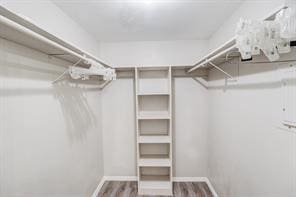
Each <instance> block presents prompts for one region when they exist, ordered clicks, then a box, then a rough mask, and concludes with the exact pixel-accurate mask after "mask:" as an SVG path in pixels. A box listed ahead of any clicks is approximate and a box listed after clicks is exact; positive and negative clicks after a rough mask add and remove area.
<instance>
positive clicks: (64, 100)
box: [53, 81, 97, 141]
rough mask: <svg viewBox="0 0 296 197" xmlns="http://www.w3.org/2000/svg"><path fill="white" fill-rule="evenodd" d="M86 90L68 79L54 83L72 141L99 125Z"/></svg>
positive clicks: (56, 95) (81, 137)
mask: <svg viewBox="0 0 296 197" xmlns="http://www.w3.org/2000/svg"><path fill="white" fill-rule="evenodd" d="M86 91H87V90H84V88H80V87H79V86H78V85H77V84H73V83H70V82H68V81H63V82H59V83H56V84H54V85H53V94H54V97H55V98H56V99H57V100H58V101H59V103H60V107H61V110H62V113H63V117H64V119H65V122H66V127H67V131H68V133H69V136H70V138H71V140H72V141H74V140H78V139H79V140H81V139H84V138H85V137H86V134H87V133H86V132H87V131H88V130H89V129H90V128H93V127H95V126H96V125H97V122H96V118H95V115H94V113H93V111H92V109H91V107H90V106H89V103H88V101H87V99H86V96H85V93H86Z"/></svg>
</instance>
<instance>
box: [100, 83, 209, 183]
mask: <svg viewBox="0 0 296 197" xmlns="http://www.w3.org/2000/svg"><path fill="white" fill-rule="evenodd" d="M174 86H175V88H174V91H175V99H174V100H175V104H174V106H175V109H174V111H175V118H174V119H175V123H174V124H175V129H174V135H173V138H174V145H173V147H174V152H173V157H174V160H175V163H174V176H179V177H180V176H189V177H190V176H206V172H207V154H206V152H207V150H206V149H207V140H206V139H207V133H206V131H207V99H206V98H207V91H206V90H205V89H204V88H203V87H202V86H201V85H200V84H198V83H197V82H196V81H194V80H193V79H191V78H177V79H175V81H174ZM102 105H103V106H102V109H103V111H102V113H103V115H104V116H103V141H104V169H105V170H104V174H105V175H106V176H136V131H135V106H134V105H135V103H134V82H133V79H119V80H116V81H114V82H112V83H111V84H110V85H109V86H107V87H106V88H105V89H104V91H103V92H102ZM196 120H198V121H196Z"/></svg>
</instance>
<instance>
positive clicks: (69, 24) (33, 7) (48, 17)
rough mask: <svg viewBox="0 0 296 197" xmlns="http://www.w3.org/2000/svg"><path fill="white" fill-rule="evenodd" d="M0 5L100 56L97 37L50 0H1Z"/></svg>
mask: <svg viewBox="0 0 296 197" xmlns="http://www.w3.org/2000/svg"><path fill="white" fill-rule="evenodd" d="M0 5H3V6H4V7H6V8H8V9H10V10H11V11H13V12H15V13H17V14H21V15H23V16H25V17H27V18H29V19H30V20H32V21H33V22H34V24H36V25H38V26H39V27H41V28H43V29H44V30H46V31H48V32H49V33H51V34H53V35H56V36H57V37H59V38H61V39H63V40H65V41H67V42H69V43H72V44H73V45H75V46H77V47H78V48H81V49H82V50H84V51H87V52H89V53H91V54H93V55H95V56H98V57H99V53H100V46H99V43H98V42H97V41H96V40H95V38H94V37H93V36H92V35H90V34H89V33H88V32H86V31H85V30H84V29H83V28H82V27H81V26H79V25H78V24H77V23H76V22H75V21H74V20H73V19H71V18H70V17H69V16H68V15H66V14H65V13H64V12H63V11H62V10H61V9H60V8H59V7H57V6H56V5H55V4H54V3H52V2H51V1H50V0H30V1H11V0H0Z"/></svg>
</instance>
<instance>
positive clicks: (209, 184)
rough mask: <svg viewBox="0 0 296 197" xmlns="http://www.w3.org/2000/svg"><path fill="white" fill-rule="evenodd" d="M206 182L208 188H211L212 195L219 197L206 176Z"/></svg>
mask: <svg viewBox="0 0 296 197" xmlns="http://www.w3.org/2000/svg"><path fill="white" fill-rule="evenodd" d="M206 183H207V185H208V187H209V189H210V190H211V192H212V194H213V196H214V197H219V196H218V194H217V192H216V191H215V189H214V187H213V185H212V183H211V182H210V180H209V179H208V178H207V177H206Z"/></svg>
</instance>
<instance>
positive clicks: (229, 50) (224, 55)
mask: <svg viewBox="0 0 296 197" xmlns="http://www.w3.org/2000/svg"><path fill="white" fill-rule="evenodd" d="M285 7H286V6H285V5H282V6H280V7H279V8H277V9H275V10H274V11H272V12H271V14H268V15H267V16H266V17H263V19H262V20H273V19H274V17H275V15H276V14H277V13H278V12H279V11H280V10H282V9H283V8H285ZM237 57H240V54H239V52H238V49H237V48H236V37H235V36H234V37H233V38H231V39H230V40H228V41H227V42H225V43H224V44H222V45H221V46H219V47H218V48H216V49H214V50H213V51H211V52H209V53H208V54H207V55H205V56H204V57H203V58H201V59H200V60H198V61H197V62H196V63H195V64H194V65H193V66H192V67H191V68H190V69H189V70H188V73H191V72H193V71H195V70H197V69H199V68H213V67H214V68H216V69H218V70H220V71H221V72H223V73H224V74H226V75H227V76H228V77H230V78H231V77H232V76H231V75H229V74H228V73H226V72H225V71H223V70H222V69H219V67H217V65H220V64H222V63H225V62H227V61H229V60H230V59H233V58H237Z"/></svg>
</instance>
